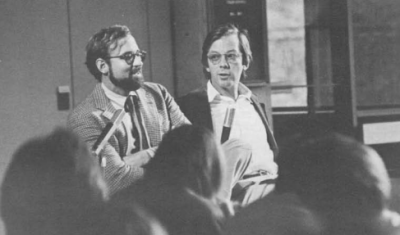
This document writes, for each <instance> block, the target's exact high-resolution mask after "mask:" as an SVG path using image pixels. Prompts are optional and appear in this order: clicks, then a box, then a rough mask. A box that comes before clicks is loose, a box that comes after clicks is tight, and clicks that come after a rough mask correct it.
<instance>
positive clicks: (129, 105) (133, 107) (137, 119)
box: [125, 95, 149, 151]
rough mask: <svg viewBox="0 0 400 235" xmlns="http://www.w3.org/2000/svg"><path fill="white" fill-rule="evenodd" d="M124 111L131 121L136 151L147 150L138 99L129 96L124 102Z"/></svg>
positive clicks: (147, 142) (145, 132) (147, 144)
mask: <svg viewBox="0 0 400 235" xmlns="http://www.w3.org/2000/svg"><path fill="white" fill-rule="evenodd" d="M125 111H126V112H127V113H129V114H130V116H131V120H132V135H133V138H135V141H136V143H137V144H135V145H136V147H137V151H139V150H145V149H148V148H149V140H148V135H147V131H146V128H145V126H144V122H143V118H142V114H141V112H140V106H139V97H138V96H136V95H129V96H128V97H127V98H126V101H125Z"/></svg>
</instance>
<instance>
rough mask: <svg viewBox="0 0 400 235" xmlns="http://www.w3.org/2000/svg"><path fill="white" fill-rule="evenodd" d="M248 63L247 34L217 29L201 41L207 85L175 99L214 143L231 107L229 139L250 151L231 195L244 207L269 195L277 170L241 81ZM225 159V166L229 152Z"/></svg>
mask: <svg viewBox="0 0 400 235" xmlns="http://www.w3.org/2000/svg"><path fill="white" fill-rule="evenodd" d="M251 60H252V54H251V50H250V43H249V39H248V36H247V32H246V31H245V30H241V29H238V28H237V27H235V26H234V25H232V24H226V25H222V26H220V27H217V28H216V29H214V30H213V31H211V32H210V33H209V34H208V35H207V37H206V39H205V41H204V43H203V52H202V64H203V67H204V73H205V75H206V78H207V79H208V82H207V87H204V88H201V89H198V90H195V91H192V92H190V93H189V94H187V95H185V96H183V97H180V98H179V99H178V104H179V106H180V108H181V110H182V112H183V113H184V114H185V116H186V117H187V118H188V119H189V120H190V121H191V122H192V123H193V124H197V125H202V126H205V127H207V128H209V129H210V130H213V131H214V134H215V135H216V137H217V138H218V140H220V139H221V137H222V138H226V137H225V135H223V134H222V132H223V131H224V129H225V130H226V127H224V128H223V125H224V124H223V123H224V118H225V119H227V118H226V116H227V115H226V113H227V112H230V110H232V109H234V111H232V112H234V113H235V115H234V118H233V116H231V117H232V118H233V122H232V127H231V129H230V130H231V131H230V137H229V138H231V139H232V138H237V139H240V140H242V141H243V142H245V143H247V144H249V145H250V147H251V150H252V159H251V162H250V164H249V166H248V167H247V168H246V171H245V173H244V176H243V177H242V178H241V179H240V180H239V182H238V183H237V184H236V186H235V188H234V189H233V192H232V200H234V201H239V202H240V203H242V205H247V204H249V203H251V202H253V201H255V200H257V199H259V198H261V197H263V196H265V195H266V194H268V193H269V192H270V191H272V189H273V187H274V184H273V181H274V179H275V178H276V176H277V171H278V169H277V165H276V163H275V162H274V154H275V153H276V151H277V144H276V141H275V139H274V136H273V133H272V130H271V128H270V126H269V124H268V121H267V116H266V113H265V110H264V108H263V107H262V106H261V105H260V103H259V102H258V101H257V98H256V97H255V96H254V95H253V94H252V92H251V91H250V89H249V88H247V87H246V86H245V85H244V84H242V83H241V82H240V80H241V79H243V78H244V77H245V76H246V70H247V69H248V68H249V65H250V62H251ZM231 120H232V119H231ZM224 133H227V132H224ZM224 140H225V139H223V141H224ZM223 141H222V142H223ZM225 155H226V159H227V161H228V162H229V161H230V154H229V153H228V154H227V153H225Z"/></svg>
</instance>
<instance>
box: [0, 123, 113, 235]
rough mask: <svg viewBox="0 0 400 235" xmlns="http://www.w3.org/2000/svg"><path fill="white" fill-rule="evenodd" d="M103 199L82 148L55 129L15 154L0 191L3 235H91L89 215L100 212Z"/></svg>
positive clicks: (104, 195)
mask: <svg viewBox="0 0 400 235" xmlns="http://www.w3.org/2000/svg"><path fill="white" fill-rule="evenodd" d="M107 194H108V193H107V188H106V184H105V182H104V181H103V178H102V176H101V172H100V169H99V166H98V163H97V162H96V161H95V160H94V158H93V157H92V156H91V154H90V152H89V151H88V148H87V146H86V145H85V144H84V143H83V142H81V141H80V140H79V138H78V137H77V136H76V135H74V134H72V133H71V132H69V131H67V130H64V129H57V130H55V131H54V132H53V133H51V134H49V135H47V136H44V137H38V138H34V139H32V140H29V141H27V142H26V143H24V144H23V145H22V146H21V147H20V148H19V149H18V150H17V151H16V152H15V154H14V156H13V158H12V161H11V163H10V165H9V167H8V169H7V172H6V174H5V177H4V181H3V185H2V197H1V213H2V218H3V221H4V222H5V226H6V230H7V234H8V235H13V234H18V235H21V234H30V235H32V234H59V235H60V234H67V233H71V231H77V230H80V229H90V228H89V227H88V225H90V218H89V219H88V218H87V217H88V214H90V213H91V212H94V211H95V210H97V208H100V207H101V205H102V203H103V202H104V200H106V199H107ZM75 229H77V230H75Z"/></svg>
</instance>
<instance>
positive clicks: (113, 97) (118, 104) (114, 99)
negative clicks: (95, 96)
mask: <svg viewBox="0 0 400 235" xmlns="http://www.w3.org/2000/svg"><path fill="white" fill-rule="evenodd" d="M101 88H103V90H104V94H105V95H106V97H107V98H108V99H110V102H111V104H112V106H113V107H114V108H115V109H117V110H118V109H124V106H125V101H126V98H127V97H126V96H122V95H119V94H117V93H115V92H113V91H111V90H110V89H108V88H107V87H106V86H105V85H104V84H103V83H101ZM122 123H123V124H124V125H125V128H126V130H125V131H126V133H128V134H127V137H128V144H127V148H126V153H125V154H126V155H129V154H131V153H132V150H133V149H134V147H135V142H136V141H135V138H133V136H132V134H131V133H132V128H133V124H132V119H131V117H130V115H129V113H125V116H124V118H123V119H122Z"/></svg>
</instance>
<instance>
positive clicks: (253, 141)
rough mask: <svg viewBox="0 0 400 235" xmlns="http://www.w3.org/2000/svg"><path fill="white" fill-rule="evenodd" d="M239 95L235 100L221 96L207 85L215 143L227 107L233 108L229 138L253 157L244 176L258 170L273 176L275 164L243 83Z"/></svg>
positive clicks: (247, 90) (248, 90)
mask: <svg viewBox="0 0 400 235" xmlns="http://www.w3.org/2000/svg"><path fill="white" fill-rule="evenodd" d="M238 93H239V95H238V97H237V99H236V100H234V99H232V98H230V97H227V96H223V95H221V94H219V92H218V91H217V90H216V89H215V88H214V86H213V85H212V84H211V82H210V81H208V83H207V96H208V102H209V103H210V108H211V117H212V122H213V127H214V134H215V136H216V138H217V140H220V139H221V134H222V127H223V122H224V119H225V113H226V110H227V108H229V107H232V106H233V107H235V109H236V110H235V116H234V119H233V123H232V127H231V132H230V137H229V138H237V139H240V140H242V141H244V142H247V143H248V144H250V145H251V147H252V150H253V157H252V160H251V162H250V166H249V167H248V170H247V171H246V174H251V173H253V172H256V171H258V170H266V171H268V172H270V173H272V174H276V173H277V165H276V163H275V162H274V154H273V152H272V150H271V148H270V146H269V144H268V140H267V132H266V129H265V126H264V124H263V122H262V119H261V117H260V115H259V114H258V113H257V111H256V110H255V108H254V106H253V104H252V101H251V95H252V93H251V91H250V89H249V88H247V87H246V86H245V85H243V84H242V83H240V84H239V90H238Z"/></svg>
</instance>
